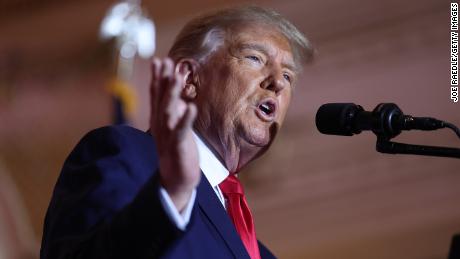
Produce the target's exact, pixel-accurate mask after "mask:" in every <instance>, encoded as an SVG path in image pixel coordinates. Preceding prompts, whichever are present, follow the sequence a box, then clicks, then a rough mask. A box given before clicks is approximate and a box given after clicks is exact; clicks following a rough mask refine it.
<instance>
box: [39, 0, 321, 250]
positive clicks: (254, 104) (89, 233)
mask: <svg viewBox="0 0 460 259" xmlns="http://www.w3.org/2000/svg"><path fill="white" fill-rule="evenodd" d="M311 56H312V49H311V46H310V44H309V42H308V41H307V40H306V38H305V37H304V36H303V35H302V33H300V32H299V31H298V30H297V29H296V28H295V27H294V26H293V25H292V24H291V23H290V22H288V21H287V20H285V19H284V18H283V17H281V16H280V15H279V14H277V13H275V12H273V11H270V10H265V9H262V8H259V7H240V8H231V9H224V10H221V11H217V12H214V13H211V14H207V15H204V16H200V17H198V18H196V19H194V20H192V21H190V22H189V23H188V24H187V25H185V27H184V28H183V29H182V31H181V32H180V33H179V35H178V36H177V38H176V40H175V42H174V44H173V46H172V48H171V50H170V52H169V58H166V59H163V60H160V59H154V60H153V62H152V83H151V89H150V95H151V119H150V130H149V131H148V132H143V131H139V130H137V129H134V128H130V127H127V126H112V127H104V128H100V129H96V130H94V131H92V132H90V133H88V134H87V135H86V136H85V137H83V139H82V140H81V141H80V142H79V143H78V145H77V146H76V147H75V149H74V150H73V151H72V152H71V154H70V155H69V157H68V158H67V160H66V161H65V163H64V166H63V169H62V172H61V175H60V177H59V179H58V181H57V183H56V187H55V190H54V193H53V197H52V200H51V203H50V205H49V208H48V212H47V215H46V219H45V226H44V233H43V240H42V247H41V258H43V259H47V258H85V259H88V258H98V259H102V258H158V257H161V258H253V259H254V258H273V257H274V256H273V255H272V253H271V252H270V251H269V250H268V249H267V248H266V247H265V246H263V245H262V243H260V242H258V241H257V238H256V231H255V228H254V223H253V218H252V215H251V212H250V209H249V207H248V204H247V202H246V199H245V196H244V192H243V188H242V186H241V184H240V182H239V180H238V172H239V171H240V170H241V169H242V168H244V167H245V166H246V165H247V164H248V163H250V162H251V161H253V160H254V159H256V158H257V157H259V156H261V155H262V154H263V153H265V152H266V151H267V149H268V148H269V147H270V144H271V143H272V141H273V139H274V138H275V136H276V135H277V133H278V130H279V129H280V127H281V125H282V123H283V120H284V117H285V115H286V111H287V108H288V106H289V102H290V99H291V95H292V91H293V87H294V84H295V82H296V79H297V76H298V74H299V72H300V70H301V69H302V65H303V64H305V63H306V62H307V61H308V60H309V59H310V58H311Z"/></svg>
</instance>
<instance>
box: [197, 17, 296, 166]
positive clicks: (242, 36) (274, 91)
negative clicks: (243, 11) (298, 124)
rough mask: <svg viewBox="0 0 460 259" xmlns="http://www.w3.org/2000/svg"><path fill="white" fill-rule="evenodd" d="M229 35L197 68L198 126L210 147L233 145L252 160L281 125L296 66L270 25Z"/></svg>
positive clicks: (251, 26)
mask: <svg viewBox="0 0 460 259" xmlns="http://www.w3.org/2000/svg"><path fill="white" fill-rule="evenodd" d="M228 34H230V35H229V36H228V37H227V38H226V40H225V43H224V44H223V46H221V47H220V48H219V49H218V50H217V51H216V52H215V53H213V54H212V55H211V56H210V57H209V59H208V60H207V62H206V63H205V64H204V65H203V67H202V70H201V73H200V86H201V87H200V88H198V95H197V96H198V99H197V104H198V107H199V116H198V121H197V127H198V128H200V127H201V129H199V130H200V131H204V132H202V133H204V134H206V136H207V137H208V138H211V140H210V141H211V142H213V143H211V144H212V145H214V148H216V149H218V150H219V149H220V147H216V146H219V145H223V146H226V148H227V149H228V148H230V149H231V148H234V147H232V145H233V144H235V143H237V145H239V147H237V148H240V149H241V150H240V151H237V152H243V153H245V154H247V155H249V156H251V157H250V158H248V160H252V159H253V158H254V157H255V156H256V155H259V154H260V153H261V151H264V150H266V148H268V146H269V145H270V143H271V142H272V140H273V139H274V137H275V135H276V133H277V131H278V129H279V127H280V126H281V124H282V123H283V120H284V117H285V115H286V111H287V108H288V106H289V103H290V99H291V93H292V87H293V86H292V84H293V83H294V80H295V79H296V72H295V65H294V60H293V56H292V52H291V47H290V45H289V42H288V41H287V39H286V38H285V37H284V36H283V35H282V34H281V33H279V32H278V31H276V30H274V29H273V27H270V26H268V25H261V24H249V25H244V26H238V27H237V28H235V29H234V30H233V31H232V32H230V33H228ZM228 34H227V35H228ZM216 142H217V143H216ZM235 145H236V144H235ZM229 146H230V147H229ZM224 149H225V148H224ZM227 151H228V150H227ZM223 152H225V150H224V151H223ZM228 152H230V151H228Z"/></svg>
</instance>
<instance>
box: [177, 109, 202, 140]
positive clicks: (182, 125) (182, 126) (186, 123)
mask: <svg viewBox="0 0 460 259" xmlns="http://www.w3.org/2000/svg"><path fill="white" fill-rule="evenodd" d="M196 115H197V108H196V105H195V104H193V103H189V104H187V108H186V110H185V113H184V116H182V118H181V119H180V120H179V122H178V124H177V127H176V132H177V135H178V138H179V140H182V139H184V138H185V136H186V133H187V131H188V130H191V129H192V127H193V122H194V121H195V118H196Z"/></svg>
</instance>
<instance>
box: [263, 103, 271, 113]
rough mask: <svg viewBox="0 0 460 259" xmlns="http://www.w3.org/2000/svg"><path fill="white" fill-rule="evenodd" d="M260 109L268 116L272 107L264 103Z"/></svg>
mask: <svg viewBox="0 0 460 259" xmlns="http://www.w3.org/2000/svg"><path fill="white" fill-rule="evenodd" d="M260 108H261V110H262V111H263V112H264V113H266V114H270V113H271V108H270V106H269V105H267V104H265V103H264V104H261V105H260Z"/></svg>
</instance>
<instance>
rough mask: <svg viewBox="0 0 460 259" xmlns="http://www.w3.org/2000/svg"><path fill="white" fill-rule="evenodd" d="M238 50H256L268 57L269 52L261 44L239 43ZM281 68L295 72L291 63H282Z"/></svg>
mask: <svg viewBox="0 0 460 259" xmlns="http://www.w3.org/2000/svg"><path fill="white" fill-rule="evenodd" d="M238 49H239V50H240V51H241V50H247V49H249V50H256V51H259V52H262V53H263V54H264V55H266V56H270V51H269V50H268V49H267V48H266V47H265V46H264V45H263V44H258V43H241V44H240V45H238ZM282 65H283V67H285V68H287V69H289V70H291V71H293V72H297V66H296V65H295V64H294V63H292V62H283V63H282Z"/></svg>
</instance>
